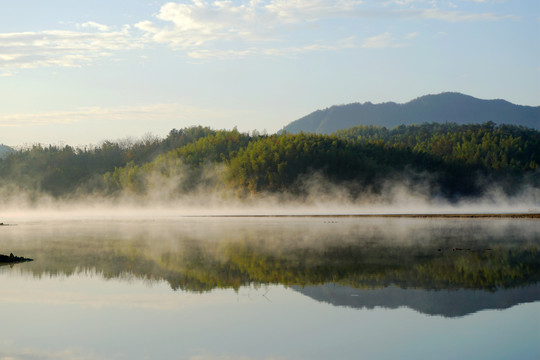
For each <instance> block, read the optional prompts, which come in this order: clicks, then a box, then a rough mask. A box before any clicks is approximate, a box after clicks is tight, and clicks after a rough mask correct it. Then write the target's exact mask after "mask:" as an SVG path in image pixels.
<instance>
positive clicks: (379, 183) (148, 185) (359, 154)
mask: <svg viewBox="0 0 540 360" xmlns="http://www.w3.org/2000/svg"><path fill="white" fill-rule="evenodd" d="M539 164H540V132H539V131H537V130H534V129H528V128H524V127H516V126H511V125H500V126H497V125H495V124H494V123H485V124H481V125H457V124H423V125H420V126H400V127H397V128H395V129H392V130H388V129H386V128H381V127H373V126H367V127H356V128H351V129H349V130H347V131H340V132H338V133H336V134H333V135H317V134H282V135H259V134H252V135H249V134H246V133H240V132H238V131H236V130H232V131H227V130H220V131H216V130H212V129H209V128H203V127H192V128H186V129H181V130H172V131H171V132H170V133H169V135H168V136H167V137H166V138H164V139H159V138H146V139H143V140H141V141H139V142H135V143H115V142H110V141H106V142H104V143H103V144H102V145H101V146H99V147H95V148H73V147H70V146H68V145H66V146H63V147H58V146H39V145H36V146H33V147H31V148H28V149H22V150H18V151H17V152H15V153H12V154H10V155H8V156H7V157H6V158H5V159H0V201H2V200H5V199H4V196H7V195H6V189H7V190H9V191H8V192H9V194H12V195H13V194H15V195H17V194H20V193H21V192H22V191H24V192H27V193H30V194H31V193H46V194H50V195H52V196H55V197H73V196H74V195H75V194H77V195H81V194H103V195H106V196H113V197H115V196H116V195H125V194H126V193H128V194H132V195H135V196H147V195H148V196H150V195H151V194H152V192H153V191H155V190H156V189H157V190H159V191H160V193H161V194H163V193H164V192H166V194H165V196H166V198H167V199H173V198H175V196H182V195H183V194H188V193H194V192H197V193H200V192H201V191H202V192H205V193H209V192H226V193H227V194H236V196H239V197H245V196H257V195H258V194H265V193H280V194H281V193H288V194H291V195H297V196H304V195H306V194H308V193H309V191H310V189H309V187H308V186H307V185H306V184H308V185H309V183H310V179H312V178H314V179H317V182H318V183H319V184H326V185H329V184H335V185H338V187H339V188H340V189H342V190H343V191H345V192H347V191H348V193H349V195H350V197H351V198H355V197H360V196H362V195H363V194H366V193H381V192H383V191H385V186H386V185H387V184H388V183H390V184H395V183H399V184H400V185H401V186H410V187H414V186H417V187H418V186H421V191H422V192H424V193H425V194H427V195H432V196H442V197H446V198H449V199H459V198H461V197H475V196H481V195H482V194H483V193H484V191H485V190H486V186H487V185H489V186H492V185H499V186H500V187H501V188H502V189H503V190H505V191H507V192H508V193H516V192H519V191H520V189H524V188H525V186H532V187H533V188H540V171H539ZM326 185H324V186H325V187H323V188H327V187H326ZM413 190H414V189H413ZM416 190H418V189H416Z"/></svg>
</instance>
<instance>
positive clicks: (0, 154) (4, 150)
mask: <svg viewBox="0 0 540 360" xmlns="http://www.w3.org/2000/svg"><path fill="white" fill-rule="evenodd" d="M13 152H15V149H13V148H10V147H9V146H7V145H4V144H0V159H3V158H5V157H6V156H8V155H9V154H11V153H13Z"/></svg>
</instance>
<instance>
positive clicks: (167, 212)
mask: <svg viewBox="0 0 540 360" xmlns="http://www.w3.org/2000/svg"><path fill="white" fill-rule="evenodd" d="M303 186H304V190H305V191H304V192H303V193H302V194H301V195H298V194H295V195H293V194H288V193H277V194H276V193H259V194H250V195H248V196H240V197H239V196H237V193H235V192H234V191H230V190H226V189H215V188H214V189H208V188H204V189H198V190H197V191H193V192H190V193H187V194H186V193H183V194H181V193H177V192H174V191H172V190H171V189H172V188H173V187H172V186H169V185H166V184H162V186H156V187H153V188H151V189H150V190H148V191H146V192H145V193H144V194H135V193H133V192H128V191H124V192H122V193H121V194H119V195H116V196H106V195H103V194H99V193H96V194H92V195H88V194H83V193H77V194H76V195H73V196H70V197H69V198H61V199H59V198H55V197H53V196H50V195H47V194H44V193H39V192H25V191H23V190H21V189H16V188H13V187H4V188H1V189H0V205H1V207H2V211H0V222H4V223H9V222H13V221H24V220H29V221H32V220H39V219H59V220H68V219H111V218H118V219H156V218H174V217H182V216H279V215H306V216H309V215H391V214H479V213H481V214H501V213H521V214H530V213H539V212H540V189H538V188H535V187H529V186H527V187H524V188H523V189H522V190H520V191H518V192H516V193H515V194H513V195H508V194H507V193H505V192H504V191H503V190H502V189H501V188H499V187H495V186H494V187H491V188H490V189H488V190H486V191H485V192H484V195H483V196H482V197H478V198H465V199H461V200H455V201H450V200H448V199H446V198H444V197H442V196H433V195H432V193H433V191H424V189H425V188H424V187H423V186H421V185H420V186H415V185H411V184H407V183H405V184H397V183H395V182H394V183H387V184H384V185H383V186H382V188H383V191H378V192H377V193H375V192H372V191H365V192H363V193H361V194H359V195H356V196H351V192H350V188H348V187H346V186H339V185H335V184H332V183H329V182H325V181H323V180H321V179H319V178H316V177H314V178H310V179H309V181H305V182H304V184H303Z"/></svg>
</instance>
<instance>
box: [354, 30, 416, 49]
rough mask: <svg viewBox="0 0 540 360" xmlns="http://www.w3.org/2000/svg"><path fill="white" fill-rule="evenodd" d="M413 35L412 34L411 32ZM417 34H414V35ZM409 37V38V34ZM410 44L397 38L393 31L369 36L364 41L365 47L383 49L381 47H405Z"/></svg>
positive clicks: (363, 45)
mask: <svg viewBox="0 0 540 360" xmlns="http://www.w3.org/2000/svg"><path fill="white" fill-rule="evenodd" d="M409 35H411V34H409ZM414 36H416V35H413V36H412V37H414ZM407 38H409V37H408V36H407ZM408 45H409V44H408V43H406V42H403V41H400V40H398V39H396V38H395V37H394V36H393V35H392V33H390V32H385V33H383V34H380V35H376V36H372V37H368V38H367V39H365V40H364V43H363V44H362V47H363V48H375V49H381V48H397V47H404V46H408Z"/></svg>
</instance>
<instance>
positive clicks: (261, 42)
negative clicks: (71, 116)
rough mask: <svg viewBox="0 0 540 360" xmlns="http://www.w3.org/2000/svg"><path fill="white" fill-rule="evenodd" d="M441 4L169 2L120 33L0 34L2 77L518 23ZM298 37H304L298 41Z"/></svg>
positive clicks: (275, 52)
mask: <svg viewBox="0 0 540 360" xmlns="http://www.w3.org/2000/svg"><path fill="white" fill-rule="evenodd" d="M471 1H475V0H471ZM476 1H480V0H476ZM440 4H442V3H441V2H434V1H427V0H393V1H385V2H379V1H375V0H364V1H362V0H243V1H238V2H236V1H235V2H233V1H230V0H207V1H203V0H186V1H182V2H167V3H165V4H164V5H163V6H161V8H160V9H159V11H158V12H157V13H156V14H155V15H154V17H150V15H149V16H148V18H147V19H146V20H143V21H139V22H137V23H135V24H133V25H131V26H130V25H124V26H123V27H122V28H118V27H116V28H114V27H111V26H108V25H105V24H102V23H99V22H95V21H87V22H84V23H79V24H76V26H75V29H74V30H72V31H68V30H46V31H37V32H17V33H0V76H10V75H13V74H14V72H16V70H17V69H25V68H40V67H80V66H85V65H88V64H92V63H93V62H95V61H96V60H98V59H102V58H107V57H111V56H113V55H114V54H115V52H118V51H120V50H131V49H135V48H141V47H143V45H144V43H160V44H165V45H167V46H169V47H171V48H172V49H174V50H177V51H180V52H183V53H184V54H185V55H186V56H188V57H191V58H193V59H203V58H204V59H208V58H231V57H245V56H252V55H260V54H263V55H266V56H290V55H291V54H293V55H294V54H299V53H302V52H310V51H314V50H317V51H335V50H337V49H343V48H345V46H343V44H342V43H340V42H341V40H340V38H343V37H353V36H358V35H359V34H358V28H357V25H358V22H357V21H356V20H359V19H368V20H374V19H375V20H376V19H417V20H424V21H425V20H430V21H444V22H450V23H458V22H474V21H500V20H505V19H516V18H517V17H516V16H514V15H511V14H496V13H493V12H481V13H476V12H468V11H464V10H461V9H459V10H458V9H454V8H452V7H451V6H450V5H448V3H445V4H446V5H445V6H444V7H442V5H440ZM482 6H484V5H482ZM485 6H487V5H485ZM336 19H337V20H343V21H341V24H340V26H341V30H340V32H339V37H340V38H336V36H337V35H336V34H337V32H335V31H334V30H335V26H336V23H335V22H332V20H336ZM318 26H320V28H324V29H327V30H328V31H324V32H322V31H321V32H319V33H318V35H317V36H313V34H314V33H313V32H312V31H313V30H312V29H314V28H317V27H318ZM324 26H327V27H326V28H325V27H324ZM393 31H394V32H396V31H395V30H393ZM300 32H302V36H297V35H298V34H299V33H300ZM321 34H324V35H321ZM388 46H394V47H395V46H403V43H402V42H396V41H392V39H391V38H390V35H388V34H387V35H384V34H382V35H378V37H373V38H369V39H367V40H366V42H365V43H364V46H363V47H388ZM347 47H352V46H351V44H349V45H348V46H347Z"/></svg>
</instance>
